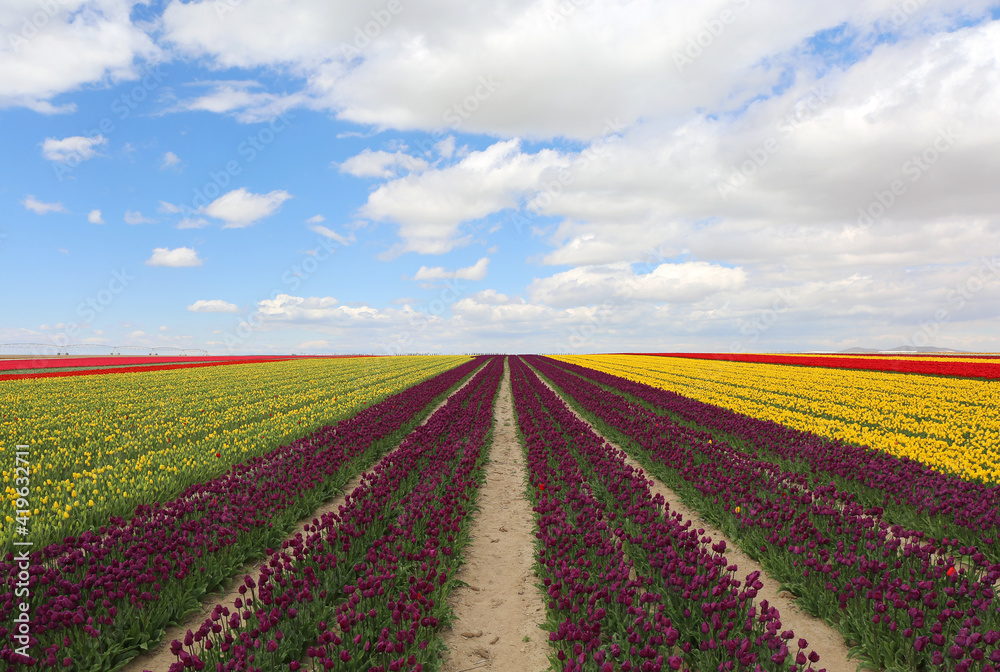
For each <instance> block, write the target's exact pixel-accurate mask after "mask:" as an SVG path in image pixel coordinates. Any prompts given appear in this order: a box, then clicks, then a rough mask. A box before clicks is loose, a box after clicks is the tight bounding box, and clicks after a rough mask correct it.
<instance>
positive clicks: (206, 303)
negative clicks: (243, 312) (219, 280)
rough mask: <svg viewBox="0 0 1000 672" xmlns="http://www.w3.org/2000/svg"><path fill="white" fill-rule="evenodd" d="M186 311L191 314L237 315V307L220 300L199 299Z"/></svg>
mask: <svg viewBox="0 0 1000 672" xmlns="http://www.w3.org/2000/svg"><path fill="white" fill-rule="evenodd" d="M187 309H188V310H189V311H190V312H192V313H237V312H239V310H240V309H239V306H237V305H236V304H235V303H229V302H228V301H223V300H222V299H199V300H197V301H195V302H194V303H192V304H191V305H190V306H188V307H187Z"/></svg>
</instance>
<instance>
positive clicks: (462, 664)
mask: <svg viewBox="0 0 1000 672" xmlns="http://www.w3.org/2000/svg"><path fill="white" fill-rule="evenodd" d="M493 417H494V429H493V444H492V446H491V449H490V462H489V463H488V464H487V466H486V469H485V472H486V481H485V483H483V485H481V486H480V487H479V493H478V495H477V498H476V505H477V507H478V508H479V513H477V514H476V517H475V518H474V519H473V521H472V524H471V526H470V537H471V541H470V543H469V545H468V546H467V547H466V548H465V551H464V556H465V565H464V566H463V567H462V569H460V570H459V572H458V578H459V579H460V580H461V581H463V582H465V583H466V584H467V586H462V587H458V588H456V589H455V591H454V592H453V593H452V598H451V599H450V600H449V602H450V604H451V607H452V609H453V610H454V614H455V617H454V620H453V621H452V624H451V625H452V627H451V629H450V630H446V631H445V632H444V633H443V638H444V642H445V645H446V646H447V647H448V650H449V653H448V655H447V656H446V658H445V662H444V666H443V667H442V672H459V671H460V670H469V669H497V670H510V671H511V672H521V671H524V672H536V671H537V670H544V669H546V668H547V667H548V659H547V653H548V651H549V646H548V633H546V632H544V631H543V630H541V629H539V624H540V623H541V622H542V621H543V620H544V618H545V601H544V600H543V598H542V595H541V594H540V593H539V592H538V589H537V588H536V587H535V581H537V580H538V579H537V577H536V576H535V572H534V543H533V542H534V533H535V524H534V520H533V518H532V514H531V505H530V504H529V503H528V500H527V499H526V498H525V496H524V488H525V469H524V457H523V455H522V454H521V444H520V442H519V441H518V438H517V424H516V422H515V420H514V404H513V401H512V399H511V389H510V367H509V366H508V367H507V369H506V371H505V373H504V379H503V383H502V385H501V387H500V394H499V395H498V397H497V402H496V406H495V407H494V416H493Z"/></svg>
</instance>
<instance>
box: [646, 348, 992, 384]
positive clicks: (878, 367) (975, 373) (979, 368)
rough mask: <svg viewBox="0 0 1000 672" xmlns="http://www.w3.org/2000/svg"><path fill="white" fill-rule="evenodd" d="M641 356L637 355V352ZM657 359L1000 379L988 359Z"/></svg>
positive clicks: (701, 355)
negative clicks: (701, 360)
mask: <svg viewBox="0 0 1000 672" xmlns="http://www.w3.org/2000/svg"><path fill="white" fill-rule="evenodd" d="M636 354H638V353H636ZM654 356H656V357H682V358H685V359H709V360H715V361H723V362H749V363H754V364H785V365H789V366H820V367H824V368H831V369H853V370H857V371H886V372H894V373H919V374H926V375H938V376H959V377H962V378H985V379H988V380H997V379H1000V362H997V361H996V359H995V358H992V357H990V358H985V357H974V358H972V357H970V358H964V357H948V358H936V357H933V358H932V357H926V356H924V357H900V356H895V357H888V356H884V357H845V356H843V355H831V356H817V355H752V354H746V355H744V354H739V353H731V354H718V353H679V352H665V353H656V354H655V355H654Z"/></svg>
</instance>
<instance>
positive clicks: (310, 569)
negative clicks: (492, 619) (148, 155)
mask: <svg viewBox="0 0 1000 672" xmlns="http://www.w3.org/2000/svg"><path fill="white" fill-rule="evenodd" d="M755 357H764V356H740V357H733V356H718V357H708V356H700V355H690V356H650V355H574V356H559V357H542V356H537V355H525V356H476V357H466V356H450V357H445V356H421V357H366V358H329V359H324V358H272V359H269V360H267V361H264V360H261V359H259V358H255V359H250V358H248V359H245V360H241V361H240V362H239V363H233V362H232V361H228V360H227V361H213V360H212V358H203V359H202V360H199V361H198V362H187V363H180V362H178V363H173V362H164V363H163V366H162V367H161V366H159V365H156V366H152V365H151V366H148V367H147V366H146V362H142V361H136V362H122V363H121V365H120V366H115V367H112V368H107V367H103V368H102V367H101V366H99V365H97V364H94V363H92V362H83V363H74V364H76V365H77V366H60V367H59V368H60V369H61V372H62V373H64V374H66V375H59V376H34V377H32V376H31V374H32V373H39V372H40V371H39V369H37V368H30V367H27V366H21V367H20V369H18V370H20V371H23V372H25V373H27V374H28V375H26V376H18V377H11V378H8V379H4V377H3V376H2V375H0V402H2V409H3V411H2V416H3V417H2V418H0V436H2V437H3V439H4V442H5V445H6V446H8V447H10V448H11V450H10V451H8V452H9V453H10V454H13V447H14V446H15V445H17V446H22V445H23V446H28V447H29V449H28V450H29V452H27V453H25V454H27V455H30V469H27V468H23V469H22V470H21V471H19V470H17V469H16V468H15V461H14V459H13V458H11V459H10V460H9V464H6V463H5V464H4V465H3V468H2V476H3V481H4V488H5V504H6V506H5V514H4V516H5V517H6V524H5V526H4V527H3V528H2V532H0V540H2V542H3V557H0V577H2V580H3V584H0V669H5V670H9V671H11V672H13V671H14V670H17V671H20V670H32V669H43V670H48V669H52V670H56V669H58V670H69V671H71V672H74V671H76V670H80V671H85V672H114V671H116V670H118V669H120V668H122V667H123V666H124V665H127V664H129V665H130V664H132V663H130V661H133V659H136V660H142V661H143V662H142V665H147V664H148V665H149V666H150V668H149V669H154V670H161V669H163V670H166V669H168V668H169V671H170V672H183V671H184V670H212V671H218V672H230V671H246V672H251V671H267V672H274V671H278V670H280V671H286V670H287V671H289V672H294V671H296V670H308V671H314V672H319V671H321V670H324V671H325V670H345V671H352V672H353V671H364V672H389V671H393V672H395V671H399V670H405V671H410V672H414V671H423V670H427V671H431V670H442V669H443V670H455V671H456V672H457V670H459V669H469V670H471V669H481V668H482V669H487V668H493V669H511V670H521V669H528V668H525V667H519V666H518V665H517V664H516V663H513V662H509V661H508V662H507V663H503V664H498V663H496V661H492V660H491V659H490V658H489V656H488V655H486V652H485V650H484V654H483V655H484V656H486V657H485V658H483V660H482V661H480V662H478V663H477V662H476V661H472V662H471V663H468V665H466V664H465V663H459V662H456V661H453V660H451V659H450V658H449V647H448V644H447V642H448V636H449V634H448V633H449V632H452V631H453V630H454V631H460V630H461V623H457V622H456V621H455V619H456V617H455V612H454V611H453V608H452V605H453V604H454V601H455V600H456V599H457V598H456V595H457V594H458V593H457V591H458V589H459V588H462V587H463V586H465V585H466V583H465V582H464V581H463V578H462V577H463V576H464V575H463V574H462V572H463V571H464V569H463V565H464V559H463V558H464V555H463V553H464V551H465V550H466V549H468V547H469V545H470V544H479V543H484V542H485V543H491V540H489V539H483V538H481V537H480V536H475V535H473V534H472V533H471V531H470V530H471V529H472V526H473V522H474V521H475V519H476V515H477V512H478V511H479V507H478V505H477V493H478V491H479V489H480V488H481V486H482V485H483V484H484V483H485V482H486V481H487V479H489V478H491V476H490V474H491V472H490V468H491V467H490V464H491V460H490V451H491V446H492V445H493V442H494V427H495V424H496V419H495V418H496V417H498V416H497V415H496V414H497V412H498V411H497V409H498V408H499V407H500V405H501V404H510V406H509V407H512V408H513V418H514V420H513V421H512V422H511V424H512V426H516V429H517V437H518V441H519V442H520V443H519V446H520V453H521V459H520V462H519V464H520V465H521V467H520V469H521V471H522V472H523V473H520V475H519V479H520V480H521V481H522V482H523V497H524V498H525V499H526V500H527V502H528V503H529V504H530V506H531V509H532V514H531V521H532V522H531V525H532V526H533V527H532V532H531V539H530V542H531V548H533V561H534V564H533V569H532V570H531V571H532V574H531V581H530V582H529V585H531V584H534V586H535V587H536V588H535V590H537V599H538V603H539V605H540V611H539V612H538V614H537V616H531V615H530V614H531V613H534V612H530V611H529V612H527V613H525V616H524V618H525V619H532V623H535V624H537V628H538V638H540V639H543V640H544V641H545V643H546V646H547V651H548V657H549V660H550V667H549V669H551V670H560V671H570V672H576V671H579V672H584V671H586V672H619V671H621V672H648V671H653V670H662V671H667V670H690V671H692V672H708V671H716V670H718V671H725V670H734V671H737V670H744V671H746V672H757V671H768V672H820V671H821V670H824V669H831V670H834V669H854V668H855V667H859V669H861V670H863V669H869V670H877V671H883V670H885V671H892V672H904V671H915V672H924V671H937V670H940V671H949V672H950V671H955V672H964V671H976V672H995V671H996V670H1000V603H998V602H997V601H996V597H995V595H996V590H997V588H998V587H1000V543H998V541H1000V467H998V465H1000V425H998V424H997V418H996V410H995V409H996V408H997V407H998V394H997V390H998V389H1000V380H997V379H994V378H991V377H990V376H988V375H979V374H981V373H982V372H984V371H986V372H988V371H989V366H993V363H992V361H991V360H987V359H982V360H974V359H972V358H968V359H965V360H962V359H954V360H953V359H949V360H947V361H943V360H944V358H930V357H928V358H926V359H920V358H915V357H911V358H904V357H900V358H893V359H891V360H890V359H888V358H877V357H870V358H853V357H852V358H843V360H838V359H837V358H831V357H824V358H822V360H823V361H821V362H820V361H815V362H800V361H799V360H800V359H806V358H805V357H795V358H793V359H789V360H787V361H776V359H777V358H778V356H769V357H770V359H754V358H755ZM849 360H862V361H861V363H857V362H852V361H849ZM938 360H942V364H947V365H949V366H952V365H954V366H956V367H958V368H953V369H951V370H948V371H944V369H941V370H936V371H925V369H927V368H928V367H930V368H934V367H936V366H937V364H935V362H937V361H938ZM838 361H839V362H842V363H843V366H838ZM894 361H895V362H896V363H895V364H894V363H892V362H894ZM909 361H912V362H914V363H913V364H912V365H910V364H906V363H905V362H909ZM865 362H882V363H881V364H877V365H876V364H866V363H865ZM899 362H903V363H902V364H900V363H899ZM977 362H979V363H978V364H977ZM31 366H36V365H31ZM173 366H178V367H179V368H164V367H173ZM131 367H136V368H131ZM894 367H895V368H894ZM963 367H967V368H964V369H963ZM968 367H971V368H968ZM976 367H979V368H976ZM984 367H985V368H984ZM43 368H44V367H43ZM939 368H940V367H939ZM3 369H4V367H3V366H0V374H2V373H4V370H3ZM139 369H141V370H139ZM102 370H103V372H101V371H102ZM74 374H77V375H74ZM510 442H511V444H510V445H515V444H514V436H513V435H511V438H510ZM18 450H20V449H18ZM19 454H20V453H19ZM24 474H30V487H28V486H27V485H26V482H27V481H28V480H29V479H28V477H27V476H25V475H24ZM664 489H665V490H664ZM663 492H669V493H672V494H671V497H675V498H676V501H678V502H683V504H684V506H685V507H686V509H685V510H690V511H693V512H696V513H697V515H698V516H700V520H702V521H704V523H699V524H694V522H693V521H692V519H691V518H688V517H686V515H685V514H682V513H681V512H680V511H679V510H677V507H672V506H671V505H670V503H669V502H668V501H667V500H666V499H665V498H664V495H663V494H661V493H663ZM519 496H520V495H519ZM335 498H340V499H337V500H336V501H338V502H342V503H340V504H338V505H337V506H335V507H332V508H331V507H326V508H322V509H321V507H324V506H325V505H326V504H327V503H329V502H330V501H331V500H334V499H335ZM671 501H675V500H674V499H672V500H671ZM525 515H526V516H527V514H525ZM526 520H527V518H526ZM296 526H299V527H298V528H296ZM295 529H298V530H299V531H297V532H295V533H293V532H292V531H293V530H295ZM26 540H30V545H27V543H28V542H27V541H26ZM734 549H738V550H739V551H740V553H741V555H740V557H742V558H743V559H742V560H739V561H735V560H734V559H733V557H734V556H733V555H732V554H731V551H733V550H734ZM526 556H527V554H526ZM748 558H749V560H748ZM254 563H256V564H254ZM747 563H750V564H747ZM489 571H490V572H505V571H514V570H513V569H511V568H507V567H490V568H489ZM765 584H768V585H774V586H780V588H781V589H782V590H783V591H785V593H787V594H788V595H789V596H791V597H792V598H793V599H794V604H795V605H796V609H797V610H799V611H802V612H803V613H805V614H811V615H812V616H815V617H816V619H818V620H816V619H814V621H804V620H802V619H801V618H793V616H792V614H789V613H787V612H786V611H785V607H784V606H782V607H781V608H780V609H779V607H778V606H777V605H775V604H772V603H769V602H768V600H766V599H763V598H762V596H761V594H760V591H761V590H762V588H763V586H764V585H765ZM483 589H484V590H488V588H483ZM476 590H480V588H479V587H477V588H476ZM498 597H504V596H498ZM23 614H28V616H24V615H23ZM793 622H794V627H793V626H792V625H791V624H792V623H793ZM178 625H179V626H181V630H180V632H182V633H185V634H182V635H180V636H178V637H176V638H173V637H167V636H166V633H167V631H168V629H170V628H172V627H175V626H178ZM817 628H824V629H825V630H824V632H828V633H833V634H834V635H835V636H836V637H837V639H838V642H839V641H840V640H842V643H843V645H844V647H845V650H846V651H848V652H849V658H848V656H847V655H845V656H843V659H841V660H828V659H827V656H828V654H827V653H823V656H822V657H821V656H820V655H819V654H818V653H817V650H816V648H817V647H816V646H815V643H816V641H817V639H818V638H819V636H820V634H821V633H820V632H819V630H817ZM479 634H480V635H481V634H482V633H479ZM467 636H469V637H477V636H479V635H477V634H476V633H467ZM494 641H495V640H494ZM525 641H527V638H526V639H525ZM161 642H162V644H161ZM810 642H813V644H811V643H810ZM157 651H159V653H157ZM137 656H154V658H155V660H154V659H153V658H149V660H150V662H148V663H147V662H145V661H146V660H147V658H138V659H137V658H136V657H137ZM156 656H158V657H156ZM161 660H166V661H167V662H166V663H165V664H164V665H163V666H162V667H156V666H155V665H159V664H160V663H159V662H156V661H161ZM133 662H134V661H133ZM129 669H143V668H129ZM532 672H534V671H532Z"/></svg>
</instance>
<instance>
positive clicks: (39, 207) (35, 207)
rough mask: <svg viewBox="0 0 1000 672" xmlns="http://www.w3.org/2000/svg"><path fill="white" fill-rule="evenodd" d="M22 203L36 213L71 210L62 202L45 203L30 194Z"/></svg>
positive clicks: (44, 213) (45, 213)
mask: <svg viewBox="0 0 1000 672" xmlns="http://www.w3.org/2000/svg"><path fill="white" fill-rule="evenodd" d="M21 204H22V205H24V207H25V208H26V209H28V210H31V211H32V212H33V213H35V214H36V215H47V214H48V213H50V212H69V211H68V210H66V208H65V207H64V206H63V204H62V203H45V202H43V201H39V200H38V199H37V198H35V197H34V196H32V195H31V194H28V195H27V196H25V197H24V200H22V201H21Z"/></svg>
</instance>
